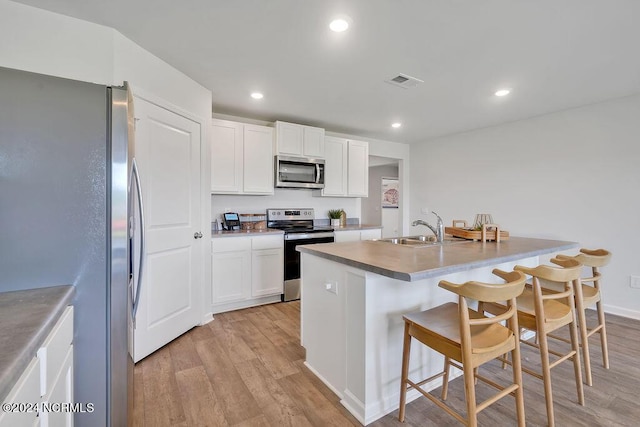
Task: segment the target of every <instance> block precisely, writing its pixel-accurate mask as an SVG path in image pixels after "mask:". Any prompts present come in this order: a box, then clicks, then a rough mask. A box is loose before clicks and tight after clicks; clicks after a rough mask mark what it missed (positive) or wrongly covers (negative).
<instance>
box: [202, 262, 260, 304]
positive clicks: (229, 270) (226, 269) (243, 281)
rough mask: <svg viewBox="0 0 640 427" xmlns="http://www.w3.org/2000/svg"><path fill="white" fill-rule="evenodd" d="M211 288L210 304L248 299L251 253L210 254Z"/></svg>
mask: <svg viewBox="0 0 640 427" xmlns="http://www.w3.org/2000/svg"><path fill="white" fill-rule="evenodd" d="M211 288H212V289H211V295H212V301H211V303H212V304H220V303H225V302H233V301H241V300H243V299H246V298H248V297H249V293H250V288H251V251H249V250H237V251H229V252H222V253H214V254H212V255H211Z"/></svg>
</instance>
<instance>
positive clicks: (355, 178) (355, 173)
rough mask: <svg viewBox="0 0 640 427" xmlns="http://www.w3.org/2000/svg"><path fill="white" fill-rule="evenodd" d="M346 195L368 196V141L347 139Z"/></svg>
mask: <svg viewBox="0 0 640 427" xmlns="http://www.w3.org/2000/svg"><path fill="white" fill-rule="evenodd" d="M348 151H349V155H348V157H349V161H348V167H347V170H348V177H347V196H350V197H368V196H369V143H368V142H363V141H349V150H348Z"/></svg>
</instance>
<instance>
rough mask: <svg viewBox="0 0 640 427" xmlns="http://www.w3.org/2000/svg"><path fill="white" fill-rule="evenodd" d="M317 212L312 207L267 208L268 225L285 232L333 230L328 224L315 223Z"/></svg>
mask: <svg viewBox="0 0 640 427" xmlns="http://www.w3.org/2000/svg"><path fill="white" fill-rule="evenodd" d="M314 217H315V214H314V212H313V209H311V208H304V209H300V208H295V209H267V227H269V228H277V229H279V230H283V231H284V232H285V233H321V232H328V231H333V228H331V227H328V226H316V225H314V224H313V218H314Z"/></svg>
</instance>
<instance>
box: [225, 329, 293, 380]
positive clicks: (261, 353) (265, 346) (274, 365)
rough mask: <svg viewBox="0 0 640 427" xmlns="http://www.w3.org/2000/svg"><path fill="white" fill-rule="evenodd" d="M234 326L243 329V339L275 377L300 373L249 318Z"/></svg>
mask: <svg viewBox="0 0 640 427" xmlns="http://www.w3.org/2000/svg"><path fill="white" fill-rule="evenodd" d="M233 325H234V328H237V329H238V330H240V331H241V333H242V336H243V339H244V340H245V342H246V343H247V345H248V346H249V348H251V350H252V351H253V352H254V353H255V354H256V356H258V359H260V360H261V361H262V363H263V364H264V366H265V368H266V369H267V370H268V371H269V372H270V373H271V375H273V377H274V378H282V377H286V376H287V375H292V374H296V373H299V372H300V370H299V369H298V368H297V367H296V366H295V365H294V364H293V363H292V362H290V361H289V360H287V358H286V357H284V355H283V353H282V351H281V350H280V349H278V347H276V346H275V345H273V343H272V342H271V341H269V339H268V338H267V337H266V336H264V335H263V334H262V332H261V330H260V328H258V327H256V326H255V325H254V324H253V323H251V321H249V320H238V321H236V322H235V323H234V324H233Z"/></svg>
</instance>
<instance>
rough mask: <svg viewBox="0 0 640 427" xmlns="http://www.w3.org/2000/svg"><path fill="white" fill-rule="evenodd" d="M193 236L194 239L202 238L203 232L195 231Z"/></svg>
mask: <svg viewBox="0 0 640 427" xmlns="http://www.w3.org/2000/svg"><path fill="white" fill-rule="evenodd" d="M193 238H194V239H202V233H201V232H199V231H196V232H195V233H193Z"/></svg>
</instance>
